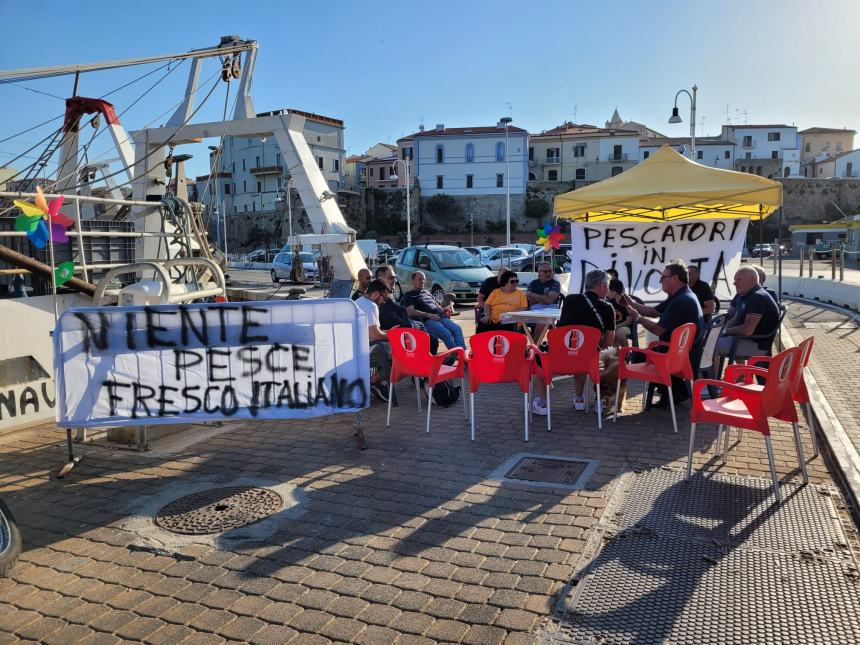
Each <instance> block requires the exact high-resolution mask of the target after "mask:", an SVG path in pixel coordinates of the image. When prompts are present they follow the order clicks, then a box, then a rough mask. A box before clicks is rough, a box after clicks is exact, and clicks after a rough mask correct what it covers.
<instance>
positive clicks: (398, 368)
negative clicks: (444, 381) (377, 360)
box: [388, 327, 432, 380]
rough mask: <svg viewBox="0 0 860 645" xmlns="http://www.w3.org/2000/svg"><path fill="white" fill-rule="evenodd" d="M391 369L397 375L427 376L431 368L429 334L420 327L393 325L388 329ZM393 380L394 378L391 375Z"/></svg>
mask: <svg viewBox="0 0 860 645" xmlns="http://www.w3.org/2000/svg"><path fill="white" fill-rule="evenodd" d="M388 344H389V345H391V361H392V366H391V368H392V371H395V372H396V373H397V375H398V376H425V377H426V376H427V375H428V374H429V373H430V371H431V370H432V362H431V358H430V335H429V334H428V333H427V332H425V331H421V330H420V329H411V328H409V327H395V328H393V329H389V330H388ZM392 378H393V379H394V380H396V378H395V377H394V376H393V377H392Z"/></svg>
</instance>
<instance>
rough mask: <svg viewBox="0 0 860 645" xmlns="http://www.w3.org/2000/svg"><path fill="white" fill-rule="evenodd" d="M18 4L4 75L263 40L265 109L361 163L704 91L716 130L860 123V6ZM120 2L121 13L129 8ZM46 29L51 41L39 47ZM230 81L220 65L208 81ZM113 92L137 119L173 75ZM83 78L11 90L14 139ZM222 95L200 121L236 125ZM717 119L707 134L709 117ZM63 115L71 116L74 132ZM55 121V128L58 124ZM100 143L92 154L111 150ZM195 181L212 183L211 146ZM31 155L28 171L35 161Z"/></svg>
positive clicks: (118, 81)
mask: <svg viewBox="0 0 860 645" xmlns="http://www.w3.org/2000/svg"><path fill="white" fill-rule="evenodd" d="M72 6H73V5H70V4H69V3H67V2H54V1H50V2H38V1H31V2H26V3H22V2H8V1H7V0H0V10H2V11H3V13H4V15H6V16H7V17H9V16H11V15H14V16H15V18H16V21H17V22H18V23H19V24H20V25H21V29H9V30H6V31H5V32H4V37H3V39H2V40H0V67H2V68H3V69H18V68H27V67H39V66H51V65H62V64H70V63H76V62H93V61H103V60H113V59H120V58H130V57H135V56H150V55H158V54H164V53H172V52H181V51H187V50H190V49H195V48H201V47H206V46H209V45H213V44H215V43H217V42H218V40H219V37H220V36H221V35H223V34H238V35H241V36H242V37H244V38H252V39H255V40H257V41H259V43H260V51H259V58H258V62H257V68H256V75H255V80H254V86H253V96H254V102H255V107H256V109H257V110H258V111H261V112H262V111H265V110H271V109H277V108H283V107H294V108H298V109H303V110H308V111H313V112H317V113H321V114H326V115H330V116H334V117H337V118H341V119H343V120H344V121H345V122H346V145H347V148H348V151H349V152H350V153H359V152H362V151H363V150H365V149H366V148H368V147H369V146H370V145H372V144H373V143H375V142H377V141H390V142H393V141H395V140H396V139H397V138H398V137H400V136H402V135H404V134H406V133H409V132H412V131H414V130H416V129H417V126H418V124H419V123H421V122H422V121H423V122H424V123H425V124H426V125H428V126H431V127H432V125H434V124H436V123H444V124H446V125H448V126H469V125H489V124H492V123H495V121H496V120H497V119H498V118H499V117H500V116H502V115H505V114H508V110H509V107H508V106H509V104H510V111H511V114H512V116H513V118H514V124H515V125H518V126H520V127H524V128H526V129H528V130H529V131H530V132H539V131H540V130H542V129H547V128H550V127H554V126H556V125H558V124H559V123H561V122H563V121H565V120H574V115H576V118H575V120H576V121H577V122H579V123H592V124H600V125H602V124H603V122H604V121H605V120H606V119H608V118H609V116H610V115H611V113H612V110H613V109H614V108H615V107H616V106H617V107H618V109H619V111H620V113H621V116H622V117H623V118H625V119H634V120H636V121H640V122H643V123H645V124H647V125H649V126H651V127H652V128H654V129H656V130H659V131H661V132H663V133H664V134H667V135H670V136H684V135H686V134H687V133H688V132H689V125H688V122H687V119H688V117H689V102H688V101H687V100H686V99H684V98H682V99H680V100H679V105H680V106H681V114H682V115H683V116H684V120H685V122H684V123H683V124H679V125H668V124H667V122H666V121H667V119H668V116H669V113H670V111H671V108H672V101H673V98H674V96H675V92H676V91H677V90H679V89H681V88H690V87H691V86H692V85H693V84H694V83H695V84H697V85H698V86H699V105H698V116H699V122H700V124H699V127H697V132H698V133H699V134H701V133H702V132H703V131H704V133H706V134H708V133H710V134H716V133H718V132H719V127H720V125H721V124H723V123H725V122H726V105H728V106H729V116H730V118H731V119H732V120H733V121H736V120H738V119H739V120H740V122H743V121H744V118H745V117H744V111H746V120H747V121H748V122H749V123H787V124H792V123H793V124H796V125H797V126H799V127H800V128H805V127H810V126H826V127H843V126H847V127H849V128H853V129H857V130H860V83H858V82H857V78H856V73H857V70H858V69H860V48H858V47H857V37H858V36H860V31H858V25H860V2H856V1H848V0H842V1H838V2H837V1H831V2H822V3H820V4H819V5H818V6H814V5H813V3H811V2H809V1H808V0H784V1H781V2H763V1H757V0H753V1H750V0H747V1H746V2H739V1H735V0H730V1H724V2H715V1H711V0H705V1H698V2H689V1H686V2H677V1H667V2H659V1H656V0H655V1H653V2H627V1H616V2H601V3H597V2H541V1H537V0H533V1H532V2H513V1H507V0H501V1H497V2H475V1H471V0H460V1H459V2H451V1H449V0H437V1H435V2H432V3H431V2H423V3H418V2H408V1H404V2H400V3H397V4H395V3H387V2H379V3H366V2H351V3H346V2H329V3H325V4H323V3H298V2H269V1H266V0H258V1H256V2H249V3H237V2H230V3H223V2H219V1H217V0H214V1H210V2H207V3H202V2H185V3H176V2H162V1H160V0H154V1H148V2H144V3H125V2H115V1H114V2H101V1H93V2H88V3H86V6H85V8H84V7H83V6H82V7H81V8H80V9H77V10H73V9H72V8H71V7H72ZM118 7H119V8H120V9H119V10H117V8H118ZM34 33H39V34H42V35H43V36H44V38H43V39H41V40H37V39H34V38H33V34H34ZM151 69H153V68H152V67H136V68H128V69H124V70H119V71H111V72H100V73H94V74H87V75H84V76H83V77H82V80H81V85H80V90H79V93H80V94H81V95H84V96H100V95H101V94H103V93H105V92H107V91H110V90H112V89H114V88H116V87H118V86H119V85H122V84H123V83H126V82H128V81H130V80H132V79H135V78H137V77H138V76H140V75H142V74H144V73H145V72H147V71H149V70H151ZM185 69H186V68H185V67H183V68H180V69H179V70H177V71H176V73H174V74H171V75H170V76H169V77H168V78H167V79H165V80H164V81H163V82H162V83H161V84H160V85H159V86H158V87H157V88H156V89H155V90H154V91H152V92H150V94H148V95H147V96H146V97H144V98H143V99H142V100H140V102H139V103H138V104H136V105H135V106H134V107H132V108H130V109H128V112H127V113H126V114H125V115H123V117H122V120H123V123H124V125H125V126H126V128H128V129H129V130H132V129H136V128H139V127H141V126H143V125H144V124H146V123H148V122H149V121H151V120H152V119H154V118H155V117H156V116H158V115H159V114H160V113H161V112H163V111H165V110H166V109H168V107H169V106H171V105H172V104H174V103H176V102H177V101H178V100H179V99H180V98H181V96H182V95H183V93H184V87H185V82H186V78H185ZM214 72H215V62H214V61H212V62H210V63H209V67H208V68H204V70H203V75H202V78H207V77H209V76H210V75H211V74H213V73H214ZM160 75H161V74H160V73H157V74H153V75H152V76H150V77H148V78H147V79H143V80H142V81H140V82H139V83H135V84H133V85H132V86H130V87H129V88H126V89H125V90H122V91H120V92H117V93H116V94H113V95H112V96H111V97H109V100H112V101H113V102H115V104H116V106H117V109H118V111H122V110H124V109H126V108H127V106H128V104H129V103H130V102H131V101H133V100H135V99H136V98H137V97H138V96H139V95H140V94H141V93H143V92H144V91H145V90H146V89H147V88H148V87H149V86H150V85H151V81H152V80H154V79H155V78H157V77H158V76H160ZM71 85H72V80H71V77H64V78H60V79H47V80H34V81H28V82H25V83H21V84H19V85H17V86H13V85H9V84H6V85H0V101H2V102H0V105H2V114H3V115H4V117H5V118H4V119H3V126H2V127H0V139H5V138H6V137H8V136H10V135H12V134H14V133H16V132H18V131H19V130H23V129H24V128H26V127H29V126H31V125H35V124H36V123H39V122H40V121H44V120H46V119H49V118H51V117H54V116H57V115H59V114H61V113H62V111H63V102H62V101H61V100H59V99H57V98H52V97H50V96H45V95H43V94H38V93H36V92H33V91H29V90H27V89H24V87H27V88H30V89H32V90H39V91H42V92H48V93H51V94H56V95H57V96H59V97H64V96H66V95H68V94H70V90H71ZM223 104H224V88H223V87H219V88H218V89H217V90H216V91H215V93H214V94H213V96H212V99H211V101H210V103H209V104H207V106H205V107H204V109H203V110H201V112H200V114H199V115H198V117H197V118H195V120H216V119H219V118H220V115H221V111H222V110H223ZM702 117H704V129H703V130H702V127H701V119H702ZM58 123H59V122H57V124H58ZM54 127H56V126H54ZM49 132H50V127H49V126H45V127H44V128H42V129H40V130H36V131H33V132H30V133H27V134H24V135H21V136H20V137H18V138H16V139H13V140H10V141H5V142H2V143H0V164H2V163H4V162H8V161H9V159H10V158H11V155H10V154H8V153H20V152H23V151H24V150H26V148H28V147H29V146H30V145H32V144H33V143H36V142H37V141H38V140H39V139H41V138H42V137H44V136H45V135H47V134H48V133H49ZM107 143H108V137H107V136H106V135H105V136H103V137H102V136H100V137H99V140H97V141H96V142H95V143H94V144H93V147H92V149H91V151H92V152H94V153H95V154H94V156H97V155H98V154H99V153H101V152H104V151H105V150H106V144H107ZM192 152H194V153H195V159H194V161H193V162H192V172H194V173H196V172H200V173H202V172H205V169H206V168H205V166H206V161H205V149H203V148H200V149H199V150H197V151H192ZM20 165H21V162H20V161H19V162H16V166H19V167H20Z"/></svg>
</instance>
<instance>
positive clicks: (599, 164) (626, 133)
mask: <svg viewBox="0 0 860 645" xmlns="http://www.w3.org/2000/svg"><path fill="white" fill-rule="evenodd" d="M616 115H617V112H616ZM639 138H640V133H639V131H638V130H635V129H630V130H626V129H615V128H599V127H597V126H594V125H585V124H583V125H577V124H575V123H564V124H563V125H560V126H558V127H557V128H553V129H552V130H546V131H544V132H541V133H540V134H534V135H531V136H530V137H529V160H528V172H529V176H528V178H529V180H530V181H600V180H602V179H607V178H609V177H614V176H615V175H618V174H620V173H622V172H624V171H625V170H627V169H629V168H632V167H633V166H634V165H636V164H637V163H638V162H639V160H640V158H639V157H640V155H639Z"/></svg>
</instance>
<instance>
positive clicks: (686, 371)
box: [612, 323, 696, 434]
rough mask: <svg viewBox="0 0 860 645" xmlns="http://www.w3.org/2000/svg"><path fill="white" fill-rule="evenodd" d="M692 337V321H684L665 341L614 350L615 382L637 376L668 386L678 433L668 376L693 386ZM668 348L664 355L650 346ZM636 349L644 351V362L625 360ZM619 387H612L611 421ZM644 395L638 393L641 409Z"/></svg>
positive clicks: (670, 381) (616, 409) (643, 404)
mask: <svg viewBox="0 0 860 645" xmlns="http://www.w3.org/2000/svg"><path fill="white" fill-rule="evenodd" d="M695 340H696V325H695V323H686V324H684V325H681V326H680V327H678V328H677V329H676V330H675V331H673V332H672V336H671V337H670V339H669V342H668V343H667V342H659V341H658V342H653V343H651V344H650V345H648V349H639V348H638V347H622V348H621V349H620V350H619V351H618V381H619V383H620V381H622V380H623V379H625V378H626V379H631V378H633V379H637V380H640V381H645V382H646V383H659V384H661V385H665V386H666V387H668V388H669V406H670V407H671V410H672V427H673V428H674V429H675V434H678V420H677V418H676V417H675V401H674V400H673V397H672V377H673V376H677V377H680V378H682V379H684V380H685V381H687V382H689V383H690V386H691V387H692V385H693V368H692V367H691V366H690V348H691V347H692V346H693V341H695ZM659 346H664V347H668V348H669V351H668V352H666V353H665V354H663V353H660V352H655V351H654V349H653V348H654V347H659ZM633 352H636V353H638V354H645V362H644V363H630V364H628V363H627V361H626V360H625V359H626V358H627V355H628V354H631V353H633ZM620 392H621V387H618V388H616V390H615V413H614V414H613V416H612V419H613V421H617V420H618V407H619V403H618V397H619V394H620ZM645 398H646V395H645V394H643V395H642V409H643V410H644V409H645Z"/></svg>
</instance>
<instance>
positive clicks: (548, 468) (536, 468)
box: [505, 457, 589, 486]
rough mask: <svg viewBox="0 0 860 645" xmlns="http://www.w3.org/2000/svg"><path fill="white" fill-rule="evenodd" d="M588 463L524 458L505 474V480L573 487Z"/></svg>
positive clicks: (571, 460) (544, 458)
mask: <svg viewBox="0 0 860 645" xmlns="http://www.w3.org/2000/svg"><path fill="white" fill-rule="evenodd" d="M588 465H589V462H587V461H577V460H573V459H552V458H548V457H524V458H523V459H520V460H519V461H518V462H517V464H516V465H515V466H514V467H513V468H511V469H510V470H509V471H508V472H507V473H506V474H505V478H506V479H519V480H522V481H527V482H541V483H545V484H561V485H562V486H574V485H576V483H577V482H578V481H579V478H580V477H582V474H583V473H584V472H585V469H586V468H588Z"/></svg>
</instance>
